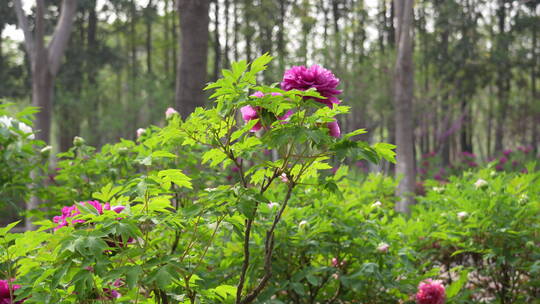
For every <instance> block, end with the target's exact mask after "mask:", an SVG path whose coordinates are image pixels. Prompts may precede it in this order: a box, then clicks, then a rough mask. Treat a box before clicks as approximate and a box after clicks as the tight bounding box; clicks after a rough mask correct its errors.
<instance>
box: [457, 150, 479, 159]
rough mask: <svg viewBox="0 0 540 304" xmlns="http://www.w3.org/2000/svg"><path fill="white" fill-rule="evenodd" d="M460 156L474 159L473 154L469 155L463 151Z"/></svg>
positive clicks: (469, 153)
mask: <svg viewBox="0 0 540 304" xmlns="http://www.w3.org/2000/svg"><path fill="white" fill-rule="evenodd" d="M461 155H463V156H464V157H469V158H475V157H476V155H475V154H474V153H471V152H469V151H463V152H461Z"/></svg>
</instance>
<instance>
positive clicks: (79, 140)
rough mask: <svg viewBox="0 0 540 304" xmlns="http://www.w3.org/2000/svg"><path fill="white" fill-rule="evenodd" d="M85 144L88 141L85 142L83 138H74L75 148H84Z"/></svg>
mask: <svg viewBox="0 0 540 304" xmlns="http://www.w3.org/2000/svg"><path fill="white" fill-rule="evenodd" d="M85 143H86V141H85V140H84V138H82V137H79V136H75V137H74V138H73V145H74V146H75V147H82V146H84V144H85Z"/></svg>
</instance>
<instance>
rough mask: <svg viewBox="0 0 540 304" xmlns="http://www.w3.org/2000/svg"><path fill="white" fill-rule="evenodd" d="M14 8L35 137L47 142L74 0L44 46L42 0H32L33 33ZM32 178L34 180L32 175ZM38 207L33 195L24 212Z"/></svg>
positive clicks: (66, 0)
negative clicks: (24, 54)
mask: <svg viewBox="0 0 540 304" xmlns="http://www.w3.org/2000/svg"><path fill="white" fill-rule="evenodd" d="M14 8H15V13H16V15H17V21H18V25H19V27H20V28H21V29H22V31H23V34H24V41H25V48H26V52H27V53H28V57H29V58H30V62H31V66H32V69H31V73H32V104H33V105H34V106H36V107H39V110H40V112H39V113H37V115H36V119H35V122H34V128H35V129H36V130H38V131H39V132H38V133H37V135H36V138H37V139H39V140H43V141H45V142H46V143H48V142H49V140H50V134H51V118H52V106H53V92H54V79H55V77H56V74H57V73H58V70H59V69H60V63H61V59H62V57H63V55H64V52H65V50H66V47H67V43H68V41H69V37H70V35H71V31H72V28H73V20H74V19H75V14H76V11H77V1H76V0H64V1H62V8H61V13H60V18H59V19H58V23H57V25H56V28H55V29H54V33H53V35H52V39H51V40H50V42H49V44H48V45H46V44H45V10H46V8H45V1H44V0H36V16H35V30H34V33H32V31H31V30H30V27H29V25H28V19H27V17H26V15H25V13H24V11H23V9H22V3H21V0H14ZM32 176H33V177H35V172H34V173H33V174H32ZM38 205H39V201H38V199H37V197H35V196H34V197H32V198H31V199H30V201H28V202H27V203H26V210H27V211H31V210H33V209H36V208H37V207H38ZM31 220H32V219H31V218H30V219H28V220H27V221H26V229H28V230H30V229H33V228H34V226H33V224H32V222H31Z"/></svg>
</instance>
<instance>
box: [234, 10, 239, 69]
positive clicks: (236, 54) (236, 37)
mask: <svg viewBox="0 0 540 304" xmlns="http://www.w3.org/2000/svg"><path fill="white" fill-rule="evenodd" d="M238 1H239V0H233V23H234V29H233V44H234V61H238V60H239V59H240V55H239V50H238V32H239V31H240V23H238Z"/></svg>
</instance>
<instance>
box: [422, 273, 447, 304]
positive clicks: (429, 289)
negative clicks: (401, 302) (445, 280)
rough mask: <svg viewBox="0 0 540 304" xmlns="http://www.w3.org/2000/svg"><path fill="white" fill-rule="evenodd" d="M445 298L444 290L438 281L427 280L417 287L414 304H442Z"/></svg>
mask: <svg viewBox="0 0 540 304" xmlns="http://www.w3.org/2000/svg"><path fill="white" fill-rule="evenodd" d="M445 298H446V294H445V289H444V286H443V285H442V284H441V282H440V281H433V280H432V279H427V280H425V281H423V282H420V284H419V285H418V292H417V293H416V303H418V304H444V301H445Z"/></svg>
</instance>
